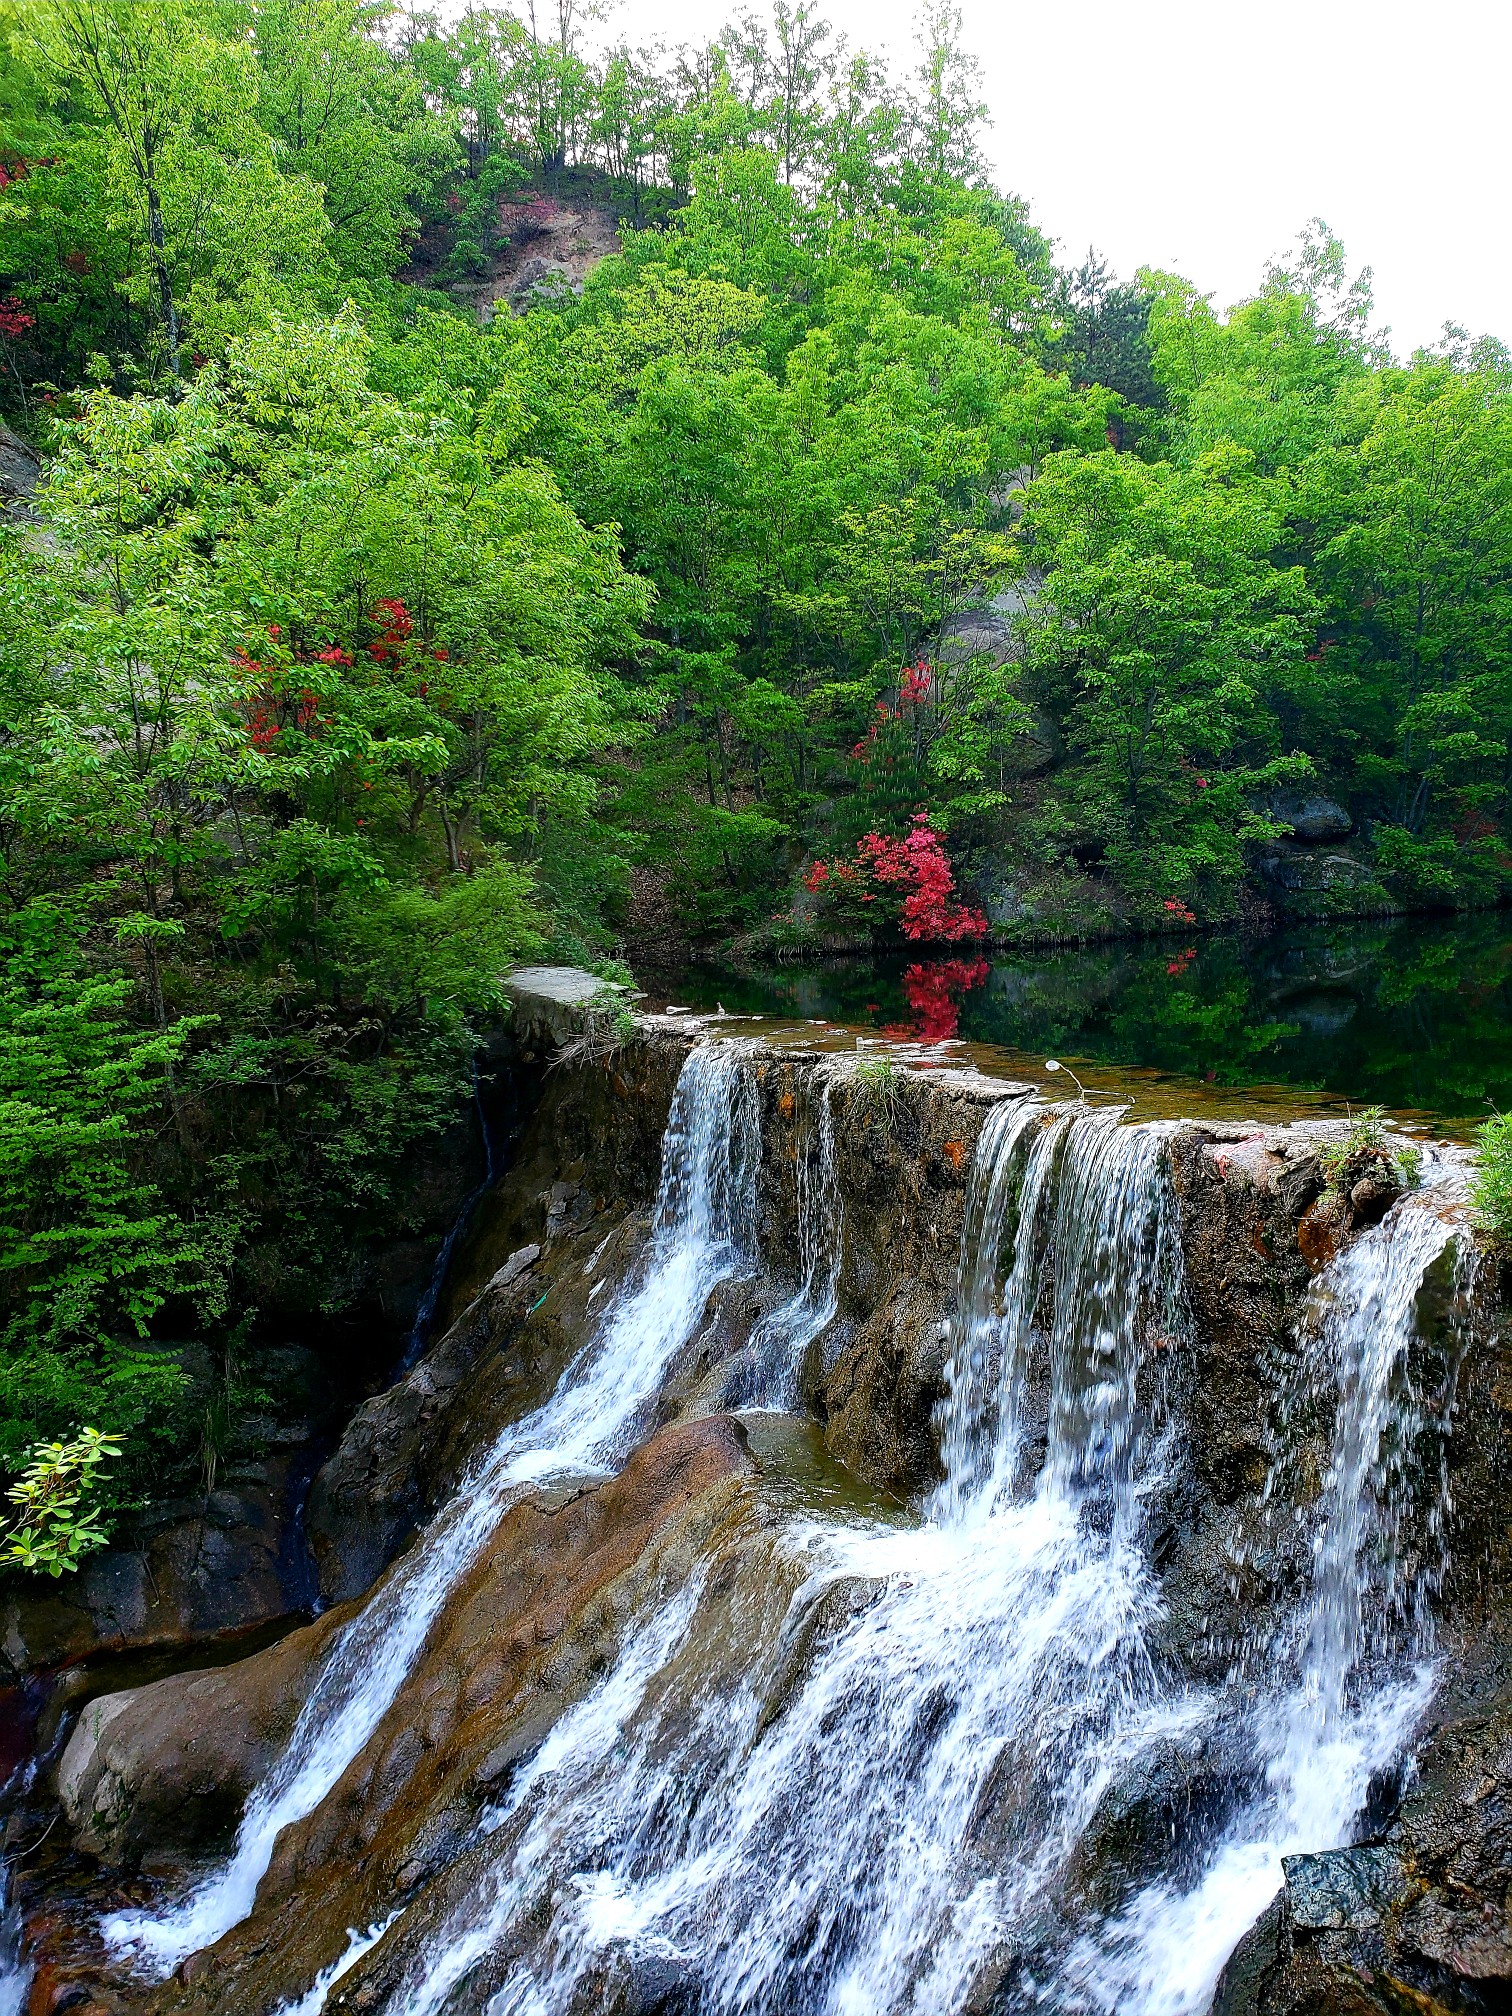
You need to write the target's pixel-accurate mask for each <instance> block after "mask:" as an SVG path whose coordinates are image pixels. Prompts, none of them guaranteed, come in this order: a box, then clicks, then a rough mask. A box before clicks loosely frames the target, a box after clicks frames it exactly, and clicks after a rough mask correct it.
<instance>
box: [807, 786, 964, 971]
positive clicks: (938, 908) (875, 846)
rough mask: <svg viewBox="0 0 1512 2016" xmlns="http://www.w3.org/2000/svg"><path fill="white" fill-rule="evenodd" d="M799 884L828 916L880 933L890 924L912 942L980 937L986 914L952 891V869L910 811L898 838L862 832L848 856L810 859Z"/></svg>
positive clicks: (922, 815) (929, 829)
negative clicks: (828, 859)
mask: <svg viewBox="0 0 1512 2016" xmlns="http://www.w3.org/2000/svg"><path fill="white" fill-rule="evenodd" d="M803 886H804V888H805V889H807V890H808V892H809V894H810V895H811V896H816V897H818V898H819V900H820V904H821V906H822V908H823V909H824V910H826V911H828V912H829V913H830V914H831V915H833V916H837V917H847V918H848V919H849V920H851V921H854V922H860V921H864V922H865V923H866V925H867V927H868V929H870V930H871V931H873V932H874V933H877V934H878V935H880V934H881V933H883V932H885V931H886V930H887V929H888V928H889V926H895V927H896V928H897V929H898V930H900V931H901V932H902V934H903V936H904V937H905V938H909V939H912V940H914V941H915V942H918V943H925V942H927V943H936V944H956V943H958V942H959V941H960V940H962V939H966V938H985V937H986V935H987V919H986V918H985V917H984V916H983V915H982V913H981V911H980V910H973V909H972V908H971V907H970V906H969V905H968V904H965V903H962V902H961V901H960V899H959V898H958V896H957V895H956V886H955V873H954V871H953V870H952V868H951V865H950V860H949V857H948V856H947V855H946V852H945V848H944V845H943V844H942V842H941V839H940V836H939V834H938V833H937V832H936V831H935V830H934V828H933V826H931V825H930V823H929V814H928V813H927V812H915V813H914V815H913V818H912V820H911V821H910V823H909V830H908V832H907V833H906V834H905V835H904V837H903V838H902V839H901V840H895V839H892V838H890V837H889V836H887V835H885V834H882V833H866V834H863V836H862V837H861V839H859V840H858V841H857V842H856V852H855V856H854V858H853V859H850V860H847V859H845V858H844V857H843V856H842V857H839V858H837V859H835V860H832V861H816V862H815V863H814V864H813V866H812V867H811V868H810V869H809V870H808V871H807V873H806V874H805V875H804V878H803Z"/></svg>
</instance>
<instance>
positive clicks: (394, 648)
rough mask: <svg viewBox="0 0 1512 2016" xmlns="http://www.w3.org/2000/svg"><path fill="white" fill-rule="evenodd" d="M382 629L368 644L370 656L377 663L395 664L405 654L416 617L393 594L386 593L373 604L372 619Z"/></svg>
mask: <svg viewBox="0 0 1512 2016" xmlns="http://www.w3.org/2000/svg"><path fill="white" fill-rule="evenodd" d="M370 620H371V621H372V622H373V623H375V624H376V625H377V626H378V628H379V631H380V635H379V636H377V637H375V638H374V639H373V641H372V643H371V644H369V646H368V656H369V657H370V658H372V659H373V660H374V661H375V662H376V663H377V664H379V665H384V664H395V663H397V662H398V660H399V659H400V658H401V657H402V656H403V654H404V647H405V645H406V644H408V642H409V640H410V637H411V636H412V634H413V632H414V628H415V619H414V617H413V616H411V614H410V613H409V611H408V609H406V608H405V606H404V604H403V603H402V602H400V601H399V600H397V599H396V598H395V597H394V596H392V595H385V596H383V597H381V598H380V600H379V601H377V602H375V603H374V604H373V613H372V617H371V619H370Z"/></svg>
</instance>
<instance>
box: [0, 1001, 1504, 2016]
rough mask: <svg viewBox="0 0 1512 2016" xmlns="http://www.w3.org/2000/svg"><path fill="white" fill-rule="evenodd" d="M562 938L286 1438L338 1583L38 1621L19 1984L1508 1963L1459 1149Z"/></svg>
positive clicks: (1227, 2007) (1131, 1995)
mask: <svg viewBox="0 0 1512 2016" xmlns="http://www.w3.org/2000/svg"><path fill="white" fill-rule="evenodd" d="M590 993H591V985H590V984H589V983H585V981H584V979H583V976H574V975H570V974H564V973H545V974H537V975H533V976H522V977H521V979H520V981H519V982H518V983H517V987H516V996H517V1014H516V1018H515V1027H514V1030H513V1034H512V1042H513V1044H514V1046H515V1056H516V1060H517V1065H518V1068H519V1069H520V1071H521V1073H522V1074H529V1075H530V1077H531V1081H532V1083H533V1084H534V1083H538V1084H539V1096H538V1099H537V1103H536V1105H535V1108H534V1112H533V1114H532V1117H531V1118H530V1120H529V1121H528V1123H527V1125H526V1127H525V1129H524V1132H523V1134H522V1136H521V1139H520V1142H519V1147H518V1153H517V1154H516V1156H515V1158H514V1161H513V1164H512V1166H511V1168H510V1169H509V1170H508V1172H507V1173H506V1174H505V1175H504V1176H503V1177H502V1179H501V1180H500V1181H499V1182H498V1183H497V1184H496V1185H495V1187H494V1188H493V1189H492V1190H491V1191H490V1193H489V1194H488V1195H487V1196H486V1198H485V1199H484V1200H483V1203H482V1205H481V1207H480V1209H479V1211H478V1212H477V1214H476V1216H475V1219H474V1221H473V1223H472V1225H471V1228H470V1231H469V1233H468V1235H467V1237H466V1239H465V1241H464V1242H463V1244H462V1246H461V1247H460V1248H459V1250H458V1252H457V1254H456V1256H455V1258H454V1262H453V1266H452V1269H451V1276H450V1283H449V1288H448V1296H447V1306H446V1308H445V1310H444V1312H443V1322H442V1324H441V1326H440V1328H441V1334H440V1335H439V1337H438V1340H437V1342H436V1343H435V1344H434V1345H433V1346H432V1348H431V1349H430V1350H429V1351H428V1352H427V1353H426V1355H425V1356H424V1357H423V1358H422V1360H421V1361H420V1362H419V1363H418V1364H416V1365H415V1366H414V1367H413V1368H411V1369H410V1370H409V1371H408V1372H407V1373H406V1374H405V1375H404V1376H403V1377H402V1378H401V1379H399V1380H398V1381H397V1382H396V1383H395V1384H394V1385H393V1386H391V1387H390V1388H388V1389H387V1390H386V1391H384V1392H382V1393H380V1394H378V1395H376V1396H374V1397H373V1398H371V1399H370V1400H368V1401H367V1402H365V1403H364V1404H363V1405H362V1406H361V1407H360V1408H359V1409H358V1410H357V1412H356V1413H355V1414H354V1415H353V1416H352V1417H351V1418H350V1419H349V1420H348V1422H347V1423H346V1426H345V1429H344V1432H343V1433H342V1434H341V1436H340V1439H339V1441H338V1443H337V1446H336V1447H335V1449H334V1451H333V1452H332V1453H331V1455H330V1456H329V1457H328V1459H327V1460H326V1461H325V1462H324V1463H323V1465H322V1467H321V1468H320V1470H319V1473H318V1475H317V1476H316V1477H315V1480H314V1483H313V1487H312V1489H311V1492H310V1496H309V1501H308V1506H307V1509H306V1512H305V1531H306V1532H307V1534H308V1541H309V1559H308V1563H307V1571H308V1572H309V1573H310V1574H311V1575H312V1576H313V1577H314V1579H315V1582H316V1584H317V1585H318V1590H319V1599H318V1600H319V1603H320V1604H321V1606H322V1607H321V1608H320V1611H319V1614H318V1615H316V1616H314V1617H313V1618H311V1619H310V1620H309V1621H307V1622H304V1623H301V1624H299V1625H298V1626H297V1628H294V1629H292V1630H287V1631H285V1632H284V1633H283V1635H281V1636H279V1637H278V1639H277V1641H276V1642H275V1643H272V1644H270V1645H266V1646H264V1647H262V1648H261V1649H255V1650H252V1651H251V1652H250V1654H249V1655H248V1656H245V1657H239V1658H237V1657H233V1658H229V1659H222V1662H221V1663H217V1664H214V1665H209V1666H207V1665H204V1664H203V1663H197V1664H196V1665H195V1666H194V1667H192V1668H191V1669H189V1670H182V1671H174V1672H164V1673H162V1674H161V1676H160V1677H156V1676H154V1675H152V1674H151V1673H148V1674H146V1675H144V1676H143V1677H142V1684H136V1683H135V1676H127V1677H128V1678H130V1679H131V1681H132V1684H127V1685H124V1686H116V1687H114V1688H110V1689H109V1690H108V1691H100V1684H99V1681H100V1669H99V1667H98V1665H96V1666H95V1668H94V1669H93V1671H94V1675H95V1677H94V1679H93V1680H92V1681H89V1680H86V1681H83V1682H81V1681H80V1680H79V1678H78V1676H79V1675H80V1674H81V1673H88V1672H89V1671H90V1670H91V1669H90V1663H89V1661H88V1659H84V1660H82V1661H81V1660H80V1659H78V1658H77V1657H76V1658H74V1659H73V1661H72V1663H64V1664H62V1665H59V1664H58V1663H57V1661H56V1660H54V1661H52V1662H51V1664H49V1662H48V1661H47V1660H45V1659H43V1660H34V1661H32V1664H33V1665H34V1666H35V1667H36V1668H38V1669H39V1670H35V1671H33V1672H32V1673H31V1674H30V1675H29V1677H28V1678H27V1679H26V1682H25V1702H26V1705H27V1710H28V1720H27V1727H26V1742H27V1747H28V1752H29V1755H28V1758H27V1760H26V1761H24V1762H22V1763H21V1764H20V1765H19V1768H18V1771H17V1774H16V1776H15V1777H14V1778H13V1780H12V1786H11V1802H12V1810H11V1817H10V1820H9V1825H8V1831H7V1836H6V1844H7V1853H8V1855H9V1857H10V1860H11V1863H12V1870H13V1875H12V1882H13V1890H14V1896H15V1902H16V1910H17V1913H18V1914H19V1920H20V1926H19V1930H20V1932H21V1935H22V1937H23V1939H24V1944H25V1949H26V1954H27V1959H26V1962H25V1969H26V1970H29V1973H28V1975H27V1978H26V1979H25V1980H24V1981H23V1975H22V1970H20V1969H18V1971H17V1972H16V1973H15V1975H14V1984H15V1985H14V1989H13V1991H11V1992H13V1994H14V1997H15V1999H16V2006H17V2007H18V2008H25V2009H27V2010H28V2011H34V2012H38V2016H40V2012H44V2011H47V2012H50V2011H53V2010H61V2009H65V2008H70V2009H78V2010H81V2011H82V2010H93V2011H95V2012H104V2011H114V2012H125V2011H136V2010H143V2011H146V2010H151V2011H154V2012H162V2016H167V2012H170V2011H173V2012H189V2011H194V2012H203V2016H211V2012H224V2016H233V2012H242V2016H251V2012H274V2011H281V2012H298V2016H315V2012H317V2011H318V2010H320V2009H322V2008H329V2009H331V2010H341V2009H362V2010H372V2011H388V2012H394V2016H398V2012H406V2016H419V2012H424V2011H432V2010H433V2011H437V2012H442V2011H445V2012H452V2016H460V2012H464V2011H469V2012H471V2011H477V2012H483V2011H488V2012H491V2016H505V2012H510V2011H520V2012H525V2011H533V2012H536V2011H538V2012H542V2016H555V2012H563V2016H587V2012H590V2011H594V2012H603V2016H609V2012H611V2011H612V2012H623V2016H630V2012H635V2011H640V2012H646V2016H649V2012H651V2011H665V2012H668V2016H671V2012H689V2016H692V2012H695V2011H697V2012H704V2011H708V2012H711V2016H712V2012H716V2011H718V2012H723V2011H735V2010H740V2011H747V2010H749V2011H774V2012H775V2011H793V2012H809V2011H814V2012H818V2011H821V2010H825V2011H829V2010H833V2011H837V2012H839V2011H858V2010H867V2011H871V2010H876V2011H878V2012H879V2016H880V2012H890V2011H899V2012H902V2011H919V2012H923V2011H940V2012H955V2011H962V2012H965V2011H973V2012H983V2016H985V2012H989V2011H994V2012H999V2011H1000V2012H1008V2011H1017V2010H1030V2009H1038V2008H1041V2007H1047V2008H1051V2009H1062V2010H1067V2011H1070V2010H1107V2011H1118V2012H1123V2011H1135V2010H1137V2011H1146V2012H1150V2016H1155V2012H1168V2016H1180V2012H1183V2011H1192V2012H1198V2011H1201V2010H1205V2009H1207V2008H1209V2007H1212V2006H1216V2007H1217V2008H1219V2009H1221V2010H1224V2011H1226V2012H1237V2011H1241V2010H1243V2011H1257V2012H1258V2011H1264V2012H1268V2016H1269V2012H1275V2016H1281V2012H1288V2016H1291V2012H1295V2016H1301V2012H1303V2011H1324V2010H1330V2011H1331V2010H1339V2011H1341V2012H1342V2011H1350V2012H1354V2011H1375V2010H1381V2011H1392V2012H1400V2011H1406V2010H1413V2011H1418V2012H1432V2011H1435V2010H1440V2009H1442V2010H1452V2011H1460V2010H1475V2011H1479V2010H1490V2009H1497V2008H1501V2007H1504V2006H1506V2002H1507V1998H1508V1993H1509V1989H1512V1921H1509V1918H1508V1913H1507V1899H1508V1885H1509V1882H1512V1782H1509V1774H1512V1664H1509V1660H1508V1654H1507V1649H1506V1647H1507V1630H1506V1625H1507V1619H1508V1617H1509V1615H1512V1611H1509V1607H1508V1592H1507V1574H1508V1557H1507V1535H1508V1527H1507V1523H1506V1514H1505V1507H1506V1505H1507V1503H1508V1502H1509V1499H1508V1484H1509V1476H1508V1469H1509V1464H1512V1422H1509V1420H1508V1409H1509V1408H1512V1379H1509V1378H1508V1370H1509V1368H1508V1365H1507V1362H1506V1361H1507V1357H1508V1351H1509V1346H1512V1332H1509V1325H1508V1321H1507V1318H1506V1315H1505V1304H1504V1300H1503V1297H1502V1293H1501V1288H1502V1284H1501V1282H1500V1281H1499V1279H1498V1276H1497V1269H1496V1266H1495V1264H1494V1262H1492V1261H1491V1260H1490V1259H1489V1258H1487V1257H1485V1256H1482V1255H1480V1254H1478V1253H1477V1251H1476V1247H1475V1242H1474V1240H1473V1237H1472V1236H1471V1233H1470V1229H1469V1226H1468V1221H1467V1217H1466V1213H1465V1210H1464V1204H1463V1185H1464V1173H1465V1156H1464V1152H1463V1151H1461V1150H1456V1149H1451V1148H1441V1147H1434V1146H1432V1145H1430V1146H1429V1147H1428V1148H1427V1149H1426V1151H1425V1153H1424V1155H1423V1163H1422V1167H1421V1170H1420V1171H1418V1172H1416V1173H1417V1182H1416V1184H1415V1185H1414V1186H1411V1187H1409V1186H1408V1185H1407V1183H1406V1181H1405V1180H1404V1172H1403V1170H1402V1169H1401V1168H1400V1167H1399V1166H1398V1165H1396V1164H1395V1163H1394V1162H1393V1159H1392V1155H1391V1153H1390V1152H1389V1147H1388V1152H1386V1153H1384V1154H1381V1155H1375V1156H1367V1157H1364V1158H1363V1159H1357V1160H1356V1161H1355V1162H1353V1163H1351V1162H1349V1160H1348V1159H1347V1158H1346V1157H1344V1156H1342V1155H1341V1154H1340V1153H1339V1152H1338V1151H1339V1148H1340V1143H1341V1140H1342V1137H1343V1135H1344V1134H1345V1132H1346V1131H1347V1127H1346V1123H1339V1122H1318V1121H1309V1122H1306V1123H1296V1124H1293V1125H1287V1126H1267V1127H1249V1126H1243V1125H1239V1124H1233V1123H1204V1122H1195V1121H1194V1122H1177V1121H1161V1122H1155V1123H1149V1124H1145V1125H1135V1124H1128V1123H1125V1122H1122V1121H1121V1120H1120V1118H1119V1116H1118V1114H1117V1113H1115V1112H1113V1111H1111V1110H1108V1109H1106V1108H1103V1109H1102V1110H1099V1109H1098V1108H1089V1107H1087V1106H1085V1105H1082V1104H1080V1103H1077V1102H1072V1103H1068V1104H1065V1105H1060V1106H1055V1105H1050V1104H1047V1103H1046V1102H1045V1101H1044V1100H1043V1099H1042V1098H1041V1097H1039V1096H1038V1095H1037V1094H1036V1093H1035V1092H1033V1090H1032V1089H1031V1088H1029V1087H1026V1086H1021V1085H1016V1084H1014V1083H1012V1082H1011V1081H1008V1080H1004V1079H999V1078H993V1077H991V1076H989V1075H986V1074H984V1073H983V1072H980V1071H978V1070H975V1069H958V1068H952V1066H951V1065H950V1063H949V1061H948V1059H946V1058H925V1059H924V1060H923V1061H925V1062H926V1063H932V1064H935V1065H938V1067H939V1068H932V1069H928V1070H899V1069H896V1068H894V1067H893V1066H892V1064H891V1063H890V1062H889V1061H887V1060H886V1058H885V1057H884V1056H883V1054H882V1053H881V1052H880V1051H850V1052H846V1053H836V1052H835V1051H834V1050H833V1049H832V1048H827V1047H824V1046H821V1045H817V1044H806V1043H805V1042H803V1041H802V1040H801V1039H795V1038H794V1037H793V1035H792V1034H791V1033H789V1035H787V1036H784V1037H780V1038H776V1037H772V1036H769V1035H765V1034H759V1033H753V1032H752V1031H751V1030H750V1029H748V1028H747V1027H746V1025H743V1024H741V1023H739V1022H738V1021H732V1020H729V1019H707V1020H706V1019H701V1018H694V1017H689V1016H685V1015H675V1014H665V1015H647V1016H642V1017H640V1018H639V1019H638V1023H637V1028H636V1032H635V1034H634V1036H633V1037H631V1038H630V1039H629V1040H621V1038H620V1037H618V1036H617V1035H616V1034H615V1033H614V1032H613V1031H612V1030H611V1029H609V1028H608V1027H607V1026H605V1024H604V1022H603V1020H602V1018H601V1017H598V1016H595V1015H594V1014H593V1013H592V1012H591V1011H590V1010H589V1009H588V1008H586V1007H585V1005H584V1004H585V1002H586V1001H587V999H588V998H589V995H590ZM547 1059H551V1060H553V1068H551V1069H549V1070H547V1071H546V1072H545V1074H544V1076H542V1075H541V1069H540V1067H541V1065H542V1063H543V1062H544V1061H546V1060H547ZM1409 1159H1410V1158H1409ZM124 1635H125V1637H126V1638H127V1639H128V1640H129V1636H130V1633H129V1629H128V1630H127V1631H126V1632H125V1634H124ZM12 1639H13V1656H16V1655H17V1654H18V1653H19V1654H20V1655H22V1656H23V1657H24V1654H25V1647H26V1642H27V1641H26V1636H25V1633H24V1632H23V1631H21V1630H20V1629H19V1626H13V1630H12ZM238 1649H239V1648H238V1647H237V1646H236V1645H235V1643H234V1642H232V1643H231V1644H229V1645H227V1646H225V1647H224V1650H225V1651H226V1652H234V1651H236V1650H238ZM106 1677H108V1675H107V1676H106ZM3 1992H7V1991H3V1990H0V1993H3ZM3 2006H4V2004H3V2002H0V2007H3Z"/></svg>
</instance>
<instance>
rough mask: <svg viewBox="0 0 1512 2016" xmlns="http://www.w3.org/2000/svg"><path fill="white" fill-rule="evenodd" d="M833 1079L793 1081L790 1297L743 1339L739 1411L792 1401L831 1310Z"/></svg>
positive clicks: (820, 1071) (819, 1075)
mask: <svg viewBox="0 0 1512 2016" xmlns="http://www.w3.org/2000/svg"><path fill="white" fill-rule="evenodd" d="M834 1093H835V1079H834V1076H833V1073H832V1072H831V1071H829V1070H826V1068H825V1067H824V1065H823V1064H816V1065H815V1066H814V1068H813V1069H812V1070H811V1071H809V1072H807V1073H805V1074H804V1076H803V1079H802V1081H801V1090H800V1094H799V1098H800V1102H801V1104H800V1108H799V1111H800V1114H801V1122H800V1128H799V1139H798V1143H797V1148H796V1162H795V1165H794V1169H795V1174H794V1182H795V1186H796V1189H797V1203H798V1260H799V1265H800V1267H801V1269H802V1275H801V1278H800V1280H799V1284H798V1288H797V1291H796V1293H794V1294H793V1295H791V1296H790V1297H789V1298H788V1300H787V1301H786V1302H784V1303H782V1304H781V1306H780V1307H779V1308H776V1309H774V1310H773V1311H772V1312H771V1314H770V1315H768V1316H765V1317H763V1319H762V1320H761V1322H760V1323H759V1324H758V1325H757V1327H756V1330H755V1333H754V1334H753V1336H752V1338H751V1358H752V1361H753V1362H752V1372H751V1377H750V1380H749V1382H748V1397H747V1400H746V1404H748V1405H749V1406H751V1407H791V1406H793V1405H794V1403H795V1402H796V1400H797V1396H798V1374H799V1371H800V1370H801V1368H802V1364H803V1354H804V1352H805V1351H806V1350H807V1349H808V1347H809V1345H810V1344H811V1343H812V1342H813V1340H814V1338H816V1337H817V1336H818V1335H819V1333H820V1331H821V1330H823V1329H825V1328H826V1326H827V1325H828V1324H829V1323H830V1322H832V1321H833V1319H834V1315H835V1311H836V1309H837V1308H838V1307H839V1295H840V1257H841V1252H840V1249H841V1237H842V1232H843V1218H842V1214H841V1210H840V1203H839V1187H838V1183H837V1179H836V1173H835V1109H834Z"/></svg>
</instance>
